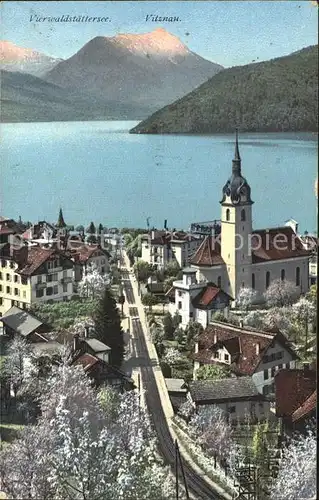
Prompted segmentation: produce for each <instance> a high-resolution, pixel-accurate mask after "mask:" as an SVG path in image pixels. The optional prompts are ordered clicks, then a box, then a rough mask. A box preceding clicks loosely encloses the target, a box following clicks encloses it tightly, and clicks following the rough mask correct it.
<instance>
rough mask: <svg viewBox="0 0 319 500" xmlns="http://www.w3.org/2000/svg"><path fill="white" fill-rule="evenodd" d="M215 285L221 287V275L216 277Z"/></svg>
mask: <svg viewBox="0 0 319 500" xmlns="http://www.w3.org/2000/svg"><path fill="white" fill-rule="evenodd" d="M217 286H218V288H221V286H222V277H221V276H218V278H217Z"/></svg>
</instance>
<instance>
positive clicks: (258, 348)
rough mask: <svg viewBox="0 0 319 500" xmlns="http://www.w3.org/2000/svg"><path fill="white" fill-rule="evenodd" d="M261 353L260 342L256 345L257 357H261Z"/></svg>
mask: <svg viewBox="0 0 319 500" xmlns="http://www.w3.org/2000/svg"><path fill="white" fill-rule="evenodd" d="M259 352H260V345H259V342H257V344H256V354H257V356H258V355H259Z"/></svg>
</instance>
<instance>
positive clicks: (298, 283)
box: [296, 267, 300, 286]
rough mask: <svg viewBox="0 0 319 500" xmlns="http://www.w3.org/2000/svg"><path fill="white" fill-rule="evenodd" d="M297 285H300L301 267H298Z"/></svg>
mask: <svg viewBox="0 0 319 500" xmlns="http://www.w3.org/2000/svg"><path fill="white" fill-rule="evenodd" d="M296 286H300V267H297V268H296Z"/></svg>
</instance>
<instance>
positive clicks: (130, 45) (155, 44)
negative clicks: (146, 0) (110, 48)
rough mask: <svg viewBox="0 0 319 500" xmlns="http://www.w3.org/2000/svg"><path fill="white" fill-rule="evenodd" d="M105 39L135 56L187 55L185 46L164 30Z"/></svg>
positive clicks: (122, 34)
mask: <svg viewBox="0 0 319 500" xmlns="http://www.w3.org/2000/svg"><path fill="white" fill-rule="evenodd" d="M106 39H108V40H110V41H111V42H112V43H114V44H115V45H117V46H119V47H122V48H126V49H127V50H129V51H130V52H131V53H134V54H135V55H143V54H152V55H157V56H174V55H186V54H189V50H188V48H187V47H186V45H184V44H183V43H182V42H181V41H180V39H179V38H178V37H177V36H175V35H173V34H172V33H169V32H168V31H166V29H165V28H156V29H155V30H153V31H150V32H148V33H141V34H131V33H119V34H118V35H115V36H113V37H106Z"/></svg>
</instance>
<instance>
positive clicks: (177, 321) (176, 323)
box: [172, 311, 181, 330]
mask: <svg viewBox="0 0 319 500" xmlns="http://www.w3.org/2000/svg"><path fill="white" fill-rule="evenodd" d="M172 321H173V326H174V330H176V328H178V327H179V325H180V322H181V318H180V315H179V314H178V311H176V312H175V314H174V316H173V317H172Z"/></svg>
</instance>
